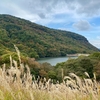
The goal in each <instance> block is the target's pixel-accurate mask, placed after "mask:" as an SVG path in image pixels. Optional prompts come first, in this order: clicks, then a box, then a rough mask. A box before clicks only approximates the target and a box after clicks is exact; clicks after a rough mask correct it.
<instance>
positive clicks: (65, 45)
mask: <svg viewBox="0 0 100 100" xmlns="http://www.w3.org/2000/svg"><path fill="white" fill-rule="evenodd" d="M13 44H16V46H17V47H18V48H19V49H20V51H21V52H22V53H23V54H25V55H27V56H29V57H31V58H33V57H35V58H39V57H56V56H65V55H66V54H67V53H72V54H73V53H93V52H94V51H99V50H98V49H97V48H95V47H94V46H92V45H91V44H90V43H89V42H88V41H87V39H86V38H85V37H83V36H81V35H78V34H76V33H73V32H68V31H61V30H54V29H50V28H47V27H44V26H41V25H38V24H35V23H32V22H30V21H27V20H24V19H20V18H17V17H14V16H10V15H0V51H2V52H0V55H2V54H5V52H6V50H9V51H12V52H13V51H14V49H13Z"/></svg>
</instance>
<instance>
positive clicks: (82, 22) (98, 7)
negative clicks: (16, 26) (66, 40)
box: [0, 0, 100, 48]
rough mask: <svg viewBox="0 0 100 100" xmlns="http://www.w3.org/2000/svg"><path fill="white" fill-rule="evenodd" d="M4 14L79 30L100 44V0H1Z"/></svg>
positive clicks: (95, 44) (77, 31) (51, 26)
mask: <svg viewBox="0 0 100 100" xmlns="http://www.w3.org/2000/svg"><path fill="white" fill-rule="evenodd" d="M0 14H9V15H13V16H16V17H20V18H23V19H26V20H30V21H31V22H35V23H37V24H40V25H43V26H47V27H49V28H54V29H60V30H66V31H71V32H75V33H78V34H80V35H83V36H85V37H86V38H87V39H88V41H89V42H90V43H91V44H92V45H94V46H96V47H97V48H100V0H0Z"/></svg>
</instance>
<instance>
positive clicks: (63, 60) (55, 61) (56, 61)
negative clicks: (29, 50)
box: [38, 57, 76, 66]
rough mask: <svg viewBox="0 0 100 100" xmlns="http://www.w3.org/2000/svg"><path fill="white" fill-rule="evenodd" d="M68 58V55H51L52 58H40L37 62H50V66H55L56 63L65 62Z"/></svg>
mask: <svg viewBox="0 0 100 100" xmlns="http://www.w3.org/2000/svg"><path fill="white" fill-rule="evenodd" d="M70 58H76V57H70ZM68 59H69V57H55V58H54V57H53V58H41V59H40V60H38V62H39V63H45V62H47V63H50V64H51V65H52V66H55V65H56V64H57V63H61V62H65V61H67V60H68Z"/></svg>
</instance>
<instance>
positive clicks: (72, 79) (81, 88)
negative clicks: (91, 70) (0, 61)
mask: <svg viewBox="0 0 100 100" xmlns="http://www.w3.org/2000/svg"><path fill="white" fill-rule="evenodd" d="M17 50H18V49H17ZM18 56H19V60H20V66H18V64H17V62H16V61H15V60H13V59H12V58H11V56H10V62H11V64H10V68H9V69H6V68H5V67H6V65H5V64H4V65H3V67H2V68H0V100H100V84H99V83H97V82H96V77H95V75H94V79H93V80H91V79H90V78H89V75H88V73H86V72H85V74H86V75H87V77H88V78H87V79H80V78H79V77H78V76H77V75H75V74H74V73H70V74H69V76H65V77H64V79H63V82H62V83H58V82H57V83H56V84H53V83H52V80H51V79H49V80H46V79H45V78H44V79H43V81H42V82H41V81H39V78H37V79H35V78H34V81H33V80H32V78H33V77H34V76H32V75H31V74H30V69H29V67H28V65H24V64H22V63H21V59H20V55H18Z"/></svg>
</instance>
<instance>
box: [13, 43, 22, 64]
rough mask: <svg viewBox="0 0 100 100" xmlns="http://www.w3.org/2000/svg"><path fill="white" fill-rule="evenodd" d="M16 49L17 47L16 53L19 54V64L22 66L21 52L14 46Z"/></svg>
mask: <svg viewBox="0 0 100 100" xmlns="http://www.w3.org/2000/svg"><path fill="white" fill-rule="evenodd" d="M14 47H15V50H16V52H17V54H18V59H19V63H20V64H21V57H20V51H19V49H18V48H17V46H16V45H14Z"/></svg>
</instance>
